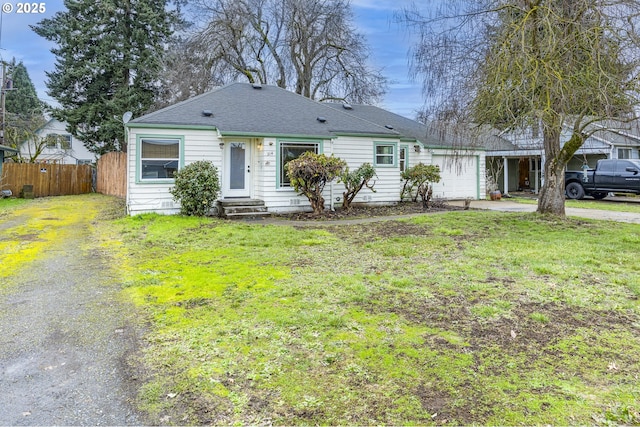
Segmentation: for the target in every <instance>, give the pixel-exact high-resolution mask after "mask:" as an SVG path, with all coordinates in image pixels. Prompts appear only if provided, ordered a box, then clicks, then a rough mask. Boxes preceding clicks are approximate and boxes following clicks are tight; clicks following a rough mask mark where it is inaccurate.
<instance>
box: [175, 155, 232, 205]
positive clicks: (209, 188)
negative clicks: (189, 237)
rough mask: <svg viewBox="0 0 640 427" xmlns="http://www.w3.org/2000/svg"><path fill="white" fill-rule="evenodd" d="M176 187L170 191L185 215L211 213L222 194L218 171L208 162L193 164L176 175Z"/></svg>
mask: <svg viewBox="0 0 640 427" xmlns="http://www.w3.org/2000/svg"><path fill="white" fill-rule="evenodd" d="M174 178H175V186H174V187H173V188H171V190H169V192H170V193H171V194H172V195H173V199H174V200H175V201H177V202H180V212H181V213H182V214H183V215H194V216H204V215H206V214H208V213H209V211H210V210H211V208H212V207H213V204H214V203H215V202H216V199H217V198H218V193H219V192H220V180H219V178H218V169H217V168H216V167H215V166H213V163H211V162H210V161H206V160H199V161H197V162H193V163H191V164H189V165H187V166H185V167H184V168H182V169H180V170H179V171H177V172H176V173H175V174H174Z"/></svg>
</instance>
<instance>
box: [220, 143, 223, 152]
mask: <svg viewBox="0 0 640 427" xmlns="http://www.w3.org/2000/svg"><path fill="white" fill-rule="evenodd" d="M223 148H224V142H221V143H220V149H221V150H222V149H223Z"/></svg>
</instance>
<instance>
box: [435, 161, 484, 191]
mask: <svg viewBox="0 0 640 427" xmlns="http://www.w3.org/2000/svg"><path fill="white" fill-rule="evenodd" d="M433 164H434V165H438V166H440V178H441V179H440V182H439V183H437V184H433V196H434V197H443V198H446V199H465V198H467V197H470V198H472V199H477V198H478V157H477V156H458V158H457V159H454V158H452V157H450V156H438V155H434V156H433Z"/></svg>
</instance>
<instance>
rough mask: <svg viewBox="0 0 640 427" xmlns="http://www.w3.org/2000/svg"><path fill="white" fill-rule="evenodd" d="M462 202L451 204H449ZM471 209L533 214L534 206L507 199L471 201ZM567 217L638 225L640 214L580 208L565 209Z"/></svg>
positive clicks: (535, 207)
mask: <svg viewBox="0 0 640 427" xmlns="http://www.w3.org/2000/svg"><path fill="white" fill-rule="evenodd" d="M455 203H460V204H461V203H462V202H451V204H455ZM471 208H472V209H487V210H492V211H503V212H535V211H536V209H537V206H536V205H530V204H525V203H517V202H513V201H510V200H509V199H502V200H496V201H489V200H473V201H472V202H471ZM565 213H566V214H567V216H571V217H579V218H589V219H599V220H605V221H618V222H631V223H635V224H640V214H639V213H632V212H614V211H608V210H600V209H580V208H565Z"/></svg>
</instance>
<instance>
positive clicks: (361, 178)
mask: <svg viewBox="0 0 640 427" xmlns="http://www.w3.org/2000/svg"><path fill="white" fill-rule="evenodd" d="M374 176H376V170H375V168H374V167H373V166H371V163H364V164H362V165H361V166H360V167H359V168H358V169H356V170H354V171H350V170H349V167H348V166H347V167H346V168H345V170H344V171H343V172H342V174H341V175H340V177H339V179H340V182H342V183H343V184H344V188H345V191H344V192H343V193H342V196H343V197H342V208H343V209H345V210H347V211H349V210H350V209H351V202H353V199H355V198H356V196H357V195H358V193H359V192H360V190H362V189H363V188H364V187H367V188H368V189H370V190H371V191H373V192H374V193H375V192H376V190H374V189H373V186H374V185H375V182H374V183H373V184H369V182H370V181H371V180H372V179H373V177H374Z"/></svg>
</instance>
